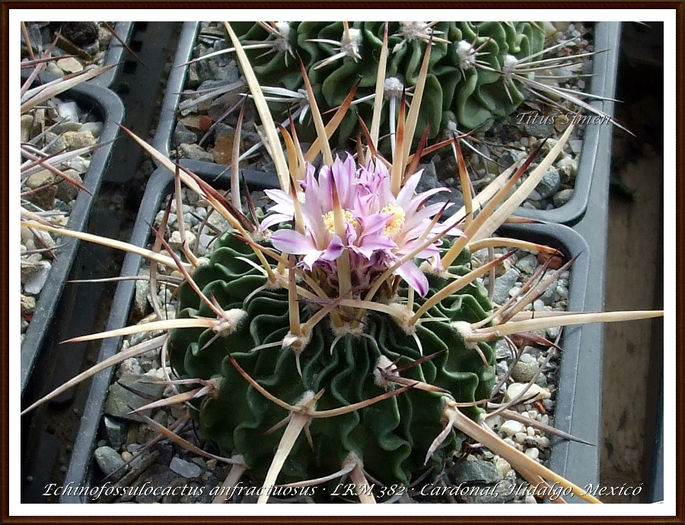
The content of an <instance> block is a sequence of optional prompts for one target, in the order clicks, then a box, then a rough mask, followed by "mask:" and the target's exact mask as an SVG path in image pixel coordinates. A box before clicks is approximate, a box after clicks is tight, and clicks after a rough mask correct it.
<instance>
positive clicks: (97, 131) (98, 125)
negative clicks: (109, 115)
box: [81, 122, 104, 138]
mask: <svg viewBox="0 0 685 525" xmlns="http://www.w3.org/2000/svg"><path fill="white" fill-rule="evenodd" d="M103 129H104V125H103V124H102V122H86V123H85V124H82V125H81V131H84V132H85V131H90V134H91V135H93V137H95V138H98V137H99V136H100V135H101V134H102V130H103Z"/></svg>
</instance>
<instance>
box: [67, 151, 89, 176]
mask: <svg viewBox="0 0 685 525" xmlns="http://www.w3.org/2000/svg"><path fill="white" fill-rule="evenodd" d="M69 167H70V168H71V169H73V170H76V172H77V173H81V174H83V173H86V172H87V171H88V168H90V160H88V159H84V158H83V157H81V156H80V155H77V156H76V157H74V158H73V159H71V160H69Z"/></svg>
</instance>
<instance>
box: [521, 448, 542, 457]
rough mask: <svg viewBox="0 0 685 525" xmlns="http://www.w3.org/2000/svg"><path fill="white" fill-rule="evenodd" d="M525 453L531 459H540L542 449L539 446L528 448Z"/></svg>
mask: <svg viewBox="0 0 685 525" xmlns="http://www.w3.org/2000/svg"><path fill="white" fill-rule="evenodd" d="M524 454H525V455H526V456H528V457H529V458H530V459H538V457H539V456H540V451H539V450H538V449H537V448H527V449H526V451H525V452H524Z"/></svg>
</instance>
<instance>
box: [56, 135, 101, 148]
mask: <svg viewBox="0 0 685 525" xmlns="http://www.w3.org/2000/svg"><path fill="white" fill-rule="evenodd" d="M62 140H64V144H65V145H66V147H67V149H69V150H75V149H79V148H86V147H89V146H94V145H95V144H97V140H95V137H93V134H92V133H91V132H90V131H66V132H64V133H62Z"/></svg>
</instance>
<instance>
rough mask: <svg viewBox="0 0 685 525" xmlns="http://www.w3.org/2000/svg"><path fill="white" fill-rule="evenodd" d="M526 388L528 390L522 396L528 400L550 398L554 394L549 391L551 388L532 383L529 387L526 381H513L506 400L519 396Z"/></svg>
mask: <svg viewBox="0 0 685 525" xmlns="http://www.w3.org/2000/svg"><path fill="white" fill-rule="evenodd" d="M526 388H528V390H526ZM524 390H526V393H525V394H523V395H522V398H523V399H525V400H526V401H527V402H532V401H538V400H543V399H549V398H550V397H552V394H550V393H549V390H547V389H546V388H542V387H540V386H538V385H535V384H532V385H530V387H528V385H527V384H524V383H512V384H511V385H509V387H508V388H507V393H506V394H505V396H504V401H511V400H512V399H514V398H517V397H518V396H519V394H522V393H523V391H524Z"/></svg>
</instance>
